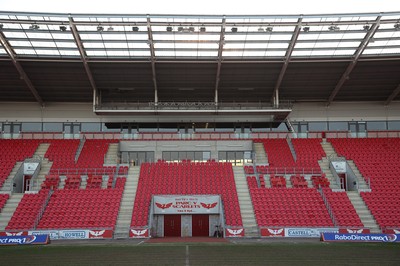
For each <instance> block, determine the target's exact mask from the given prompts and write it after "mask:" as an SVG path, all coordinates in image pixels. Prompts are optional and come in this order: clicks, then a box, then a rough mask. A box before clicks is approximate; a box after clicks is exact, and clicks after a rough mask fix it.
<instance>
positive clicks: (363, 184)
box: [347, 160, 369, 190]
mask: <svg viewBox="0 0 400 266" xmlns="http://www.w3.org/2000/svg"><path fill="white" fill-rule="evenodd" d="M347 163H348V165H349V166H350V168H351V170H353V173H354V174H355V175H356V177H357V183H358V189H359V190H366V189H369V188H368V185H367V183H366V182H365V179H364V177H363V176H362V174H361V173H360V171H359V170H358V167H357V166H356V164H355V163H354V161H352V160H347Z"/></svg>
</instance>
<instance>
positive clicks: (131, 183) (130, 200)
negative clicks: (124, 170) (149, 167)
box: [114, 166, 140, 238]
mask: <svg viewBox="0 0 400 266" xmlns="http://www.w3.org/2000/svg"><path fill="white" fill-rule="evenodd" d="M139 174H140V166H131V167H130V168H129V171H128V176H127V177H126V183H125V189H124V192H123V194H122V199H121V206H120V208H119V212H118V218H117V223H116V225H115V231H114V238H128V237H129V228H130V226H131V221H132V212H133V205H134V204H135V197H136V191H137V186H138V182H139Z"/></svg>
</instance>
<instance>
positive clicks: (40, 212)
mask: <svg viewBox="0 0 400 266" xmlns="http://www.w3.org/2000/svg"><path fill="white" fill-rule="evenodd" d="M53 192H54V191H53V190H49V193H47V197H46V199H45V200H44V202H43V204H42V206H41V207H40V210H39V213H38V214H37V216H36V218H35V223H34V225H33V228H34V229H36V227H37V225H38V224H39V222H40V219H42V216H43V213H44V211H45V209H46V207H47V204H48V203H49V201H50V197H51V195H52V194H53Z"/></svg>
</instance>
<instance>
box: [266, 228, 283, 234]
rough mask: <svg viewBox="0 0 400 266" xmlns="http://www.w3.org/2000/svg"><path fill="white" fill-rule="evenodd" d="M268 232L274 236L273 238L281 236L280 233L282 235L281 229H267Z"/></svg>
mask: <svg viewBox="0 0 400 266" xmlns="http://www.w3.org/2000/svg"><path fill="white" fill-rule="evenodd" d="M268 232H269V233H270V234H271V235H274V236H277V235H283V234H282V233H283V228H281V229H269V228H268Z"/></svg>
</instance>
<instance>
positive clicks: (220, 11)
mask: <svg viewBox="0 0 400 266" xmlns="http://www.w3.org/2000/svg"><path fill="white" fill-rule="evenodd" d="M0 10H1V11H28V12H57V13H123V14H200V15H202V14H216V15H232V14H239V15H242V14H243V15H252V14H259V15H268V14H327V13H360V12H389V11H400V0H332V1H329V0H275V1H271V0H230V1H227V0H223V1H222V0H198V1H193V0H192V1H190V0H186V1H184V0H129V1H128V0H108V1H104V0H66V1H60V0H0Z"/></svg>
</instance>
